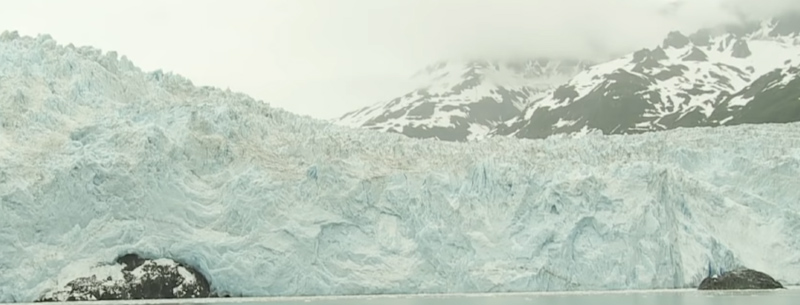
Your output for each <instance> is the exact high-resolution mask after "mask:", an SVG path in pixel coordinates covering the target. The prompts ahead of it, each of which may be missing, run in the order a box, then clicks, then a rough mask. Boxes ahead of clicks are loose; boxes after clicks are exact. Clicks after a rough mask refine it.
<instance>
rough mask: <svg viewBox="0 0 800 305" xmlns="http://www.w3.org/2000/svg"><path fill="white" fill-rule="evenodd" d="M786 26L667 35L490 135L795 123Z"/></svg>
mask: <svg viewBox="0 0 800 305" xmlns="http://www.w3.org/2000/svg"><path fill="white" fill-rule="evenodd" d="M792 20H795V19H791V18H789V19H776V20H770V21H768V22H763V23H761V24H758V25H749V26H740V27H728V28H726V29H725V30H724V31H722V32H721V33H720V30H719V29H714V30H701V31H698V32H696V33H693V34H691V35H689V36H685V35H683V34H681V33H679V32H672V33H669V35H667V37H666V39H664V41H663V43H662V44H661V45H660V46H657V47H655V48H652V49H642V50H639V51H636V52H634V53H632V54H629V55H627V56H624V57H622V58H619V59H617V60H614V61H611V62H607V63H604V64H600V65H596V66H594V67H592V68H591V69H589V70H587V71H584V72H583V73H581V74H579V75H577V76H576V77H575V78H573V79H572V80H570V81H569V82H567V83H566V84H563V85H561V86H559V87H558V88H556V89H555V90H553V91H552V92H551V93H549V94H547V96H546V97H545V98H543V99H541V100H538V101H536V102H534V103H532V104H530V105H529V106H528V107H527V109H525V111H524V114H523V115H522V116H520V117H517V118H515V119H513V120H511V121H510V122H508V124H505V125H502V126H499V127H498V128H497V129H496V130H495V131H494V132H493V134H495V135H513V136H516V137H519V138H544V137H547V136H550V135H554V134H562V133H577V132H587V131H593V130H599V131H601V132H603V133H604V134H631V133H641V132H647V131H658V130H667V129H674V128H681V127H700V126H720V125H734V124H743V123H785V122H792V121H798V120H800V101H798V98H800V89H799V88H798V86H797V85H798V84H800V80H798V78H797V75H798V74H797V71H798V68H799V67H798V63H800V62H798V60H800V39H798V37H797V36H798V34H797V33H798V32H800V31H798V30H800V26H796V24H793V23H791V21H792ZM715 32H717V33H718V34H716V35H714V33H715Z"/></svg>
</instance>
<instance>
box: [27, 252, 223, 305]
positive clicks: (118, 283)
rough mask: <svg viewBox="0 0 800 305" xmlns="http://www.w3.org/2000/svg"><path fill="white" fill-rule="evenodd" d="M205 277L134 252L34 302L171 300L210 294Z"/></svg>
mask: <svg viewBox="0 0 800 305" xmlns="http://www.w3.org/2000/svg"><path fill="white" fill-rule="evenodd" d="M211 296H212V295H211V293H210V284H209V282H208V280H207V279H206V278H205V277H204V276H203V275H202V274H201V273H200V272H198V271H197V270H196V269H194V268H192V267H189V266H186V265H185V264H182V263H178V262H176V261H174V260H171V259H164V258H162V259H145V258H142V257H140V256H139V255H136V254H127V255H123V256H120V257H118V258H117V259H116V260H115V262H114V264H107V265H98V266H96V267H95V268H92V269H91V270H87V274H85V275H83V276H80V277H78V278H75V279H74V280H71V281H70V282H68V283H67V284H66V285H64V286H63V287H61V288H58V289H56V290H54V291H49V292H47V293H45V294H44V295H43V296H42V297H40V298H39V299H38V300H37V302H64V301H94V300H135V299H174V298H205V297H211Z"/></svg>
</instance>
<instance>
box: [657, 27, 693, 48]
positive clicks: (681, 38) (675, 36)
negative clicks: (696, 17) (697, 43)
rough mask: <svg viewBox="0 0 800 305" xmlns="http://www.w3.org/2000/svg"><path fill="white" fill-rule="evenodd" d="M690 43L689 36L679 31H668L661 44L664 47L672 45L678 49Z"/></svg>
mask: <svg viewBox="0 0 800 305" xmlns="http://www.w3.org/2000/svg"><path fill="white" fill-rule="evenodd" d="M690 43H691V41H690V40H689V37H686V36H685V35H683V34H681V32H678V31H672V32H669V34H667V38H666V39H664V42H663V43H662V46H663V47H664V48H669V47H672V48H676V49H680V48H683V47H685V46H687V45H689V44H690Z"/></svg>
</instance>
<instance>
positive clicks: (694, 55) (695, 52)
mask: <svg viewBox="0 0 800 305" xmlns="http://www.w3.org/2000/svg"><path fill="white" fill-rule="evenodd" d="M683 60H684V61H707V60H708V55H706V53H705V52H703V51H701V50H700V49H698V48H697V47H694V48H692V51H691V52H689V54H687V55H686V56H684V57H683Z"/></svg>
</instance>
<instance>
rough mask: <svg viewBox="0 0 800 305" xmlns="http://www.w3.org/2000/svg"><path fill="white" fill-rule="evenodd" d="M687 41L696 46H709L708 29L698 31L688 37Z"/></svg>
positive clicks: (709, 33) (709, 32) (709, 34)
mask: <svg viewBox="0 0 800 305" xmlns="http://www.w3.org/2000/svg"><path fill="white" fill-rule="evenodd" d="M689 40H690V41H691V42H692V43H693V44H694V45H696V46H701V47H705V46H708V45H710V44H711V31H710V30H708V29H700V30H698V31H697V32H694V33H693V34H691V35H689Z"/></svg>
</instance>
